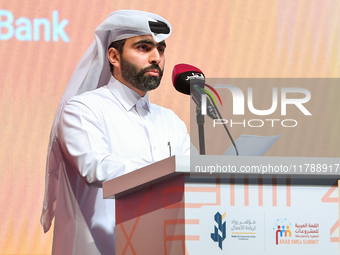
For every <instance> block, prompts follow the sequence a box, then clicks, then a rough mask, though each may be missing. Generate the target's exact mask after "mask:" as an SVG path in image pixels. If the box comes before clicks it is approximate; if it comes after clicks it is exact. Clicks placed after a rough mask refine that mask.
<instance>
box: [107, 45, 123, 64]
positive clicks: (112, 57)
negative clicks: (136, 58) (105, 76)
mask: <svg viewBox="0 0 340 255" xmlns="http://www.w3.org/2000/svg"><path fill="white" fill-rule="evenodd" d="M107 58H108V59H109V61H110V63H111V64H112V65H113V66H114V67H117V68H119V67H120V54H119V52H118V50H117V49H115V48H113V47H111V48H110V49H109V50H108V52H107Z"/></svg>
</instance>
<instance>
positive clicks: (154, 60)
mask: <svg viewBox="0 0 340 255" xmlns="http://www.w3.org/2000/svg"><path fill="white" fill-rule="evenodd" d="M160 62H161V55H160V52H159V51H158V49H157V48H154V49H152V50H151V51H150V56H149V63H150V64H159V63H160Z"/></svg>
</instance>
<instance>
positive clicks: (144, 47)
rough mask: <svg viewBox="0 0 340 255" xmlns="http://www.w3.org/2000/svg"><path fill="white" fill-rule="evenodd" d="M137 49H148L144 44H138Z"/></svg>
mask: <svg viewBox="0 0 340 255" xmlns="http://www.w3.org/2000/svg"><path fill="white" fill-rule="evenodd" d="M138 49H140V50H143V51H145V50H148V46H146V45H139V46H138Z"/></svg>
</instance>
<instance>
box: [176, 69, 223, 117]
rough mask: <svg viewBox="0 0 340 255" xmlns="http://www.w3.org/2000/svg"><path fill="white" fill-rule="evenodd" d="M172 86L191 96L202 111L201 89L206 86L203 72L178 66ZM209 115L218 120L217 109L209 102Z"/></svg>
mask: <svg viewBox="0 0 340 255" xmlns="http://www.w3.org/2000/svg"><path fill="white" fill-rule="evenodd" d="M172 84H173V85H174V87H175V89H176V90H177V91H178V92H181V93H183V94H186V95H191V96H192V99H193V100H194V102H195V104H196V106H197V107H198V108H199V109H201V106H202V102H201V99H202V94H204V93H203V92H202V90H201V88H204V86H205V77H204V74H203V72H202V71H201V70H200V69H198V68H197V67H194V66H191V65H187V64H178V65H175V67H174V69H173V71H172ZM207 115H208V116H209V117H210V118H212V119H217V115H216V111H215V108H214V107H213V106H212V105H211V103H210V101H209V100H207Z"/></svg>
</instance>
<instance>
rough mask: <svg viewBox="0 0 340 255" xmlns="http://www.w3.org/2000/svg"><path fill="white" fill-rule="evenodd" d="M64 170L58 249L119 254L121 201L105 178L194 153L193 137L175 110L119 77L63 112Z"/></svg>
mask: <svg viewBox="0 0 340 255" xmlns="http://www.w3.org/2000/svg"><path fill="white" fill-rule="evenodd" d="M58 140H59V143H60V146H61V149H62V151H63V159H64V163H65V170H63V171H60V175H59V189H58V200H57V207H56V212H55V213H56V218H55V227H54V236H53V254H63V255H65V254H77V255H78V254H82V255H86V254H89V255H95V254H110V255H112V254H115V239H114V237H115V234H114V233H115V232H114V227H115V201H114V200H113V199H103V190H102V187H101V185H102V182H104V181H107V180H110V179H113V178H115V177H117V176H120V175H122V174H125V173H128V172H131V171H133V170H135V169H138V168H141V167H143V166H145V165H148V164H150V163H153V162H155V161H159V160H161V159H164V158H166V157H168V156H169V153H170V152H169V145H168V144H169V143H170V146H171V152H172V155H174V154H189V153H190V138H189V135H188V132H187V129H186V126H185V124H184V122H183V121H181V120H180V119H179V118H178V116H177V115H176V114H174V113H173V112H172V111H171V110H169V109H165V108H163V107H160V106H157V105H155V104H151V103H150V102H149V100H148V95H147V94H146V95H145V96H144V97H140V96H139V95H138V94H137V93H136V92H134V91H133V90H131V89H129V88H128V87H126V86H125V85H123V84H121V83H120V82H118V81H117V80H116V79H114V78H113V77H112V78H111V80H110V82H109V84H108V85H107V86H104V87H101V88H99V89H96V90H94V91H89V92H86V93H83V94H81V95H79V96H75V97H73V98H72V99H71V100H70V101H69V102H68V103H67V105H66V107H65V109H64V110H63V113H62V115H61V117H60V121H59V127H58Z"/></svg>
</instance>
